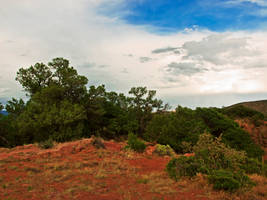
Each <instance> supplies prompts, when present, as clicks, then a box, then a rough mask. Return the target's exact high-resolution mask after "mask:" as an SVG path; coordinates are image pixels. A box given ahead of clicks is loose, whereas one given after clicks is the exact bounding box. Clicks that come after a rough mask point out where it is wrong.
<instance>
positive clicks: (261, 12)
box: [0, 0, 267, 109]
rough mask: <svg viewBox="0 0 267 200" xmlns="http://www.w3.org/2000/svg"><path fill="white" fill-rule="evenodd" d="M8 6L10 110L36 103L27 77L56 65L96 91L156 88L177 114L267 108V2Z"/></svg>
mask: <svg viewBox="0 0 267 200" xmlns="http://www.w3.org/2000/svg"><path fill="white" fill-rule="evenodd" d="M0 2H1V5H3V6H2V9H0V26H1V27H2V30H1V33H0V52H1V54H0V55H1V59H0V66H1V68H0V69H1V71H0V72H1V73H0V102H1V103H3V104H5V103H6V102H7V101H8V100H10V99H11V98H12V97H15V98H23V99H24V100H26V99H27V98H26V96H25V94H24V92H23V91H22V87H21V86H20V85H19V84H18V83H17V82H16V81H15V76H16V72H17V71H18V69H19V68H21V67H23V68H27V67H29V66H31V65H34V64H35V63H37V62H43V63H45V64H46V63H48V62H50V61H51V60H52V58H55V57H64V58H66V59H68V60H69V61H70V63H71V66H73V67H74V68H75V69H77V71H78V73H79V74H81V75H84V76H86V77H87V78H88V80H89V83H88V86H89V85H100V84H104V85H105V86H106V88H107V90H108V91H116V92H122V93H124V94H127V92H128V91H129V90H130V88H131V87H134V86H146V87H147V88H148V89H152V90H156V91H157V98H159V99H162V100H163V101H164V102H165V103H170V105H171V106H172V109H173V108H175V107H176V106H177V105H181V106H185V107H190V108H195V107H223V106H229V105H233V104H236V103H240V102H248V101H257V100H261V99H262V100H265V99H267V79H266V75H267V47H266V45H265V44H266V43H267V1H266V0H224V1H223V0H201V1H200V0H192V1H185V0H177V1H173V0H157V1H152V0H89V1H84V0H76V1H73V0H64V1H63V0H58V1H56V2H54V1H52V0H48V1H45V2H43V1H33V0H21V1H19V2H17V1H15V0H10V1H8V2H6V1H4V0H0ZM3 8H5V9H3Z"/></svg>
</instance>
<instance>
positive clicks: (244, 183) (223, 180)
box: [208, 169, 254, 192]
mask: <svg viewBox="0 0 267 200" xmlns="http://www.w3.org/2000/svg"><path fill="white" fill-rule="evenodd" d="M208 180H209V182H210V183H212V184H213V188H214V189H217V190H226V191H229V192H233V191H235V190H237V189H239V188H241V187H250V186H253V185H254V183H253V182H252V181H251V180H250V178H249V177H248V176H246V175H245V174H243V173H242V172H235V173H233V172H232V171H228V170H224V169H219V170H214V171H213V172H212V173H211V174H210V175H209V176H208Z"/></svg>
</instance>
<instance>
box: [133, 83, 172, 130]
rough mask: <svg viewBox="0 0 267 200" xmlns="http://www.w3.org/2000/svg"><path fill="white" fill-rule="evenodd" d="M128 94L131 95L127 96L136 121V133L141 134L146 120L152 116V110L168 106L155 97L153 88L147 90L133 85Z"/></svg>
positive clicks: (161, 109)
mask: <svg viewBox="0 0 267 200" xmlns="http://www.w3.org/2000/svg"><path fill="white" fill-rule="evenodd" d="M129 94H131V95H132V96H133V97H131V98H129V102H130V109H131V111H132V112H134V114H135V116H136V120H137V121H138V133H139V134H141V135H142V134H143V133H144V130H145V127H146V125H147V123H148V121H149V120H151V118H152V111H154V110H156V111H163V110H166V109H168V108H169V107H168V104H166V105H163V102H162V101H161V100H158V99H156V98H155V95H156V91H155V90H147V88H146V87H133V88H131V90H130V91H129Z"/></svg>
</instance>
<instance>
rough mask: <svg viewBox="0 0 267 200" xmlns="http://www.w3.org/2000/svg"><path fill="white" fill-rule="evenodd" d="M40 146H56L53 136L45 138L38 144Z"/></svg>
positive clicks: (47, 147) (42, 147) (44, 147)
mask: <svg viewBox="0 0 267 200" xmlns="http://www.w3.org/2000/svg"><path fill="white" fill-rule="evenodd" d="M38 146H39V147H40V148H41V149H51V148H53V147H54V142H53V140H52V139H51V138H49V139H48V140H45V141H43V142H40V143H39V144H38Z"/></svg>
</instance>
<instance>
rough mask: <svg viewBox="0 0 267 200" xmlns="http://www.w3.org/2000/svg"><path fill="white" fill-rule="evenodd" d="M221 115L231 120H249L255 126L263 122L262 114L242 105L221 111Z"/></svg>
mask: <svg viewBox="0 0 267 200" xmlns="http://www.w3.org/2000/svg"><path fill="white" fill-rule="evenodd" d="M222 113H223V114H226V115H227V116H229V117H230V118H232V119H236V118H249V119H251V120H252V121H253V122H255V123H256V124H261V123H260V121H261V120H264V114H263V113H261V112H258V111H256V110H253V109H251V108H248V107H245V106H243V105H236V106H231V107H227V108H223V109H222Z"/></svg>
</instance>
